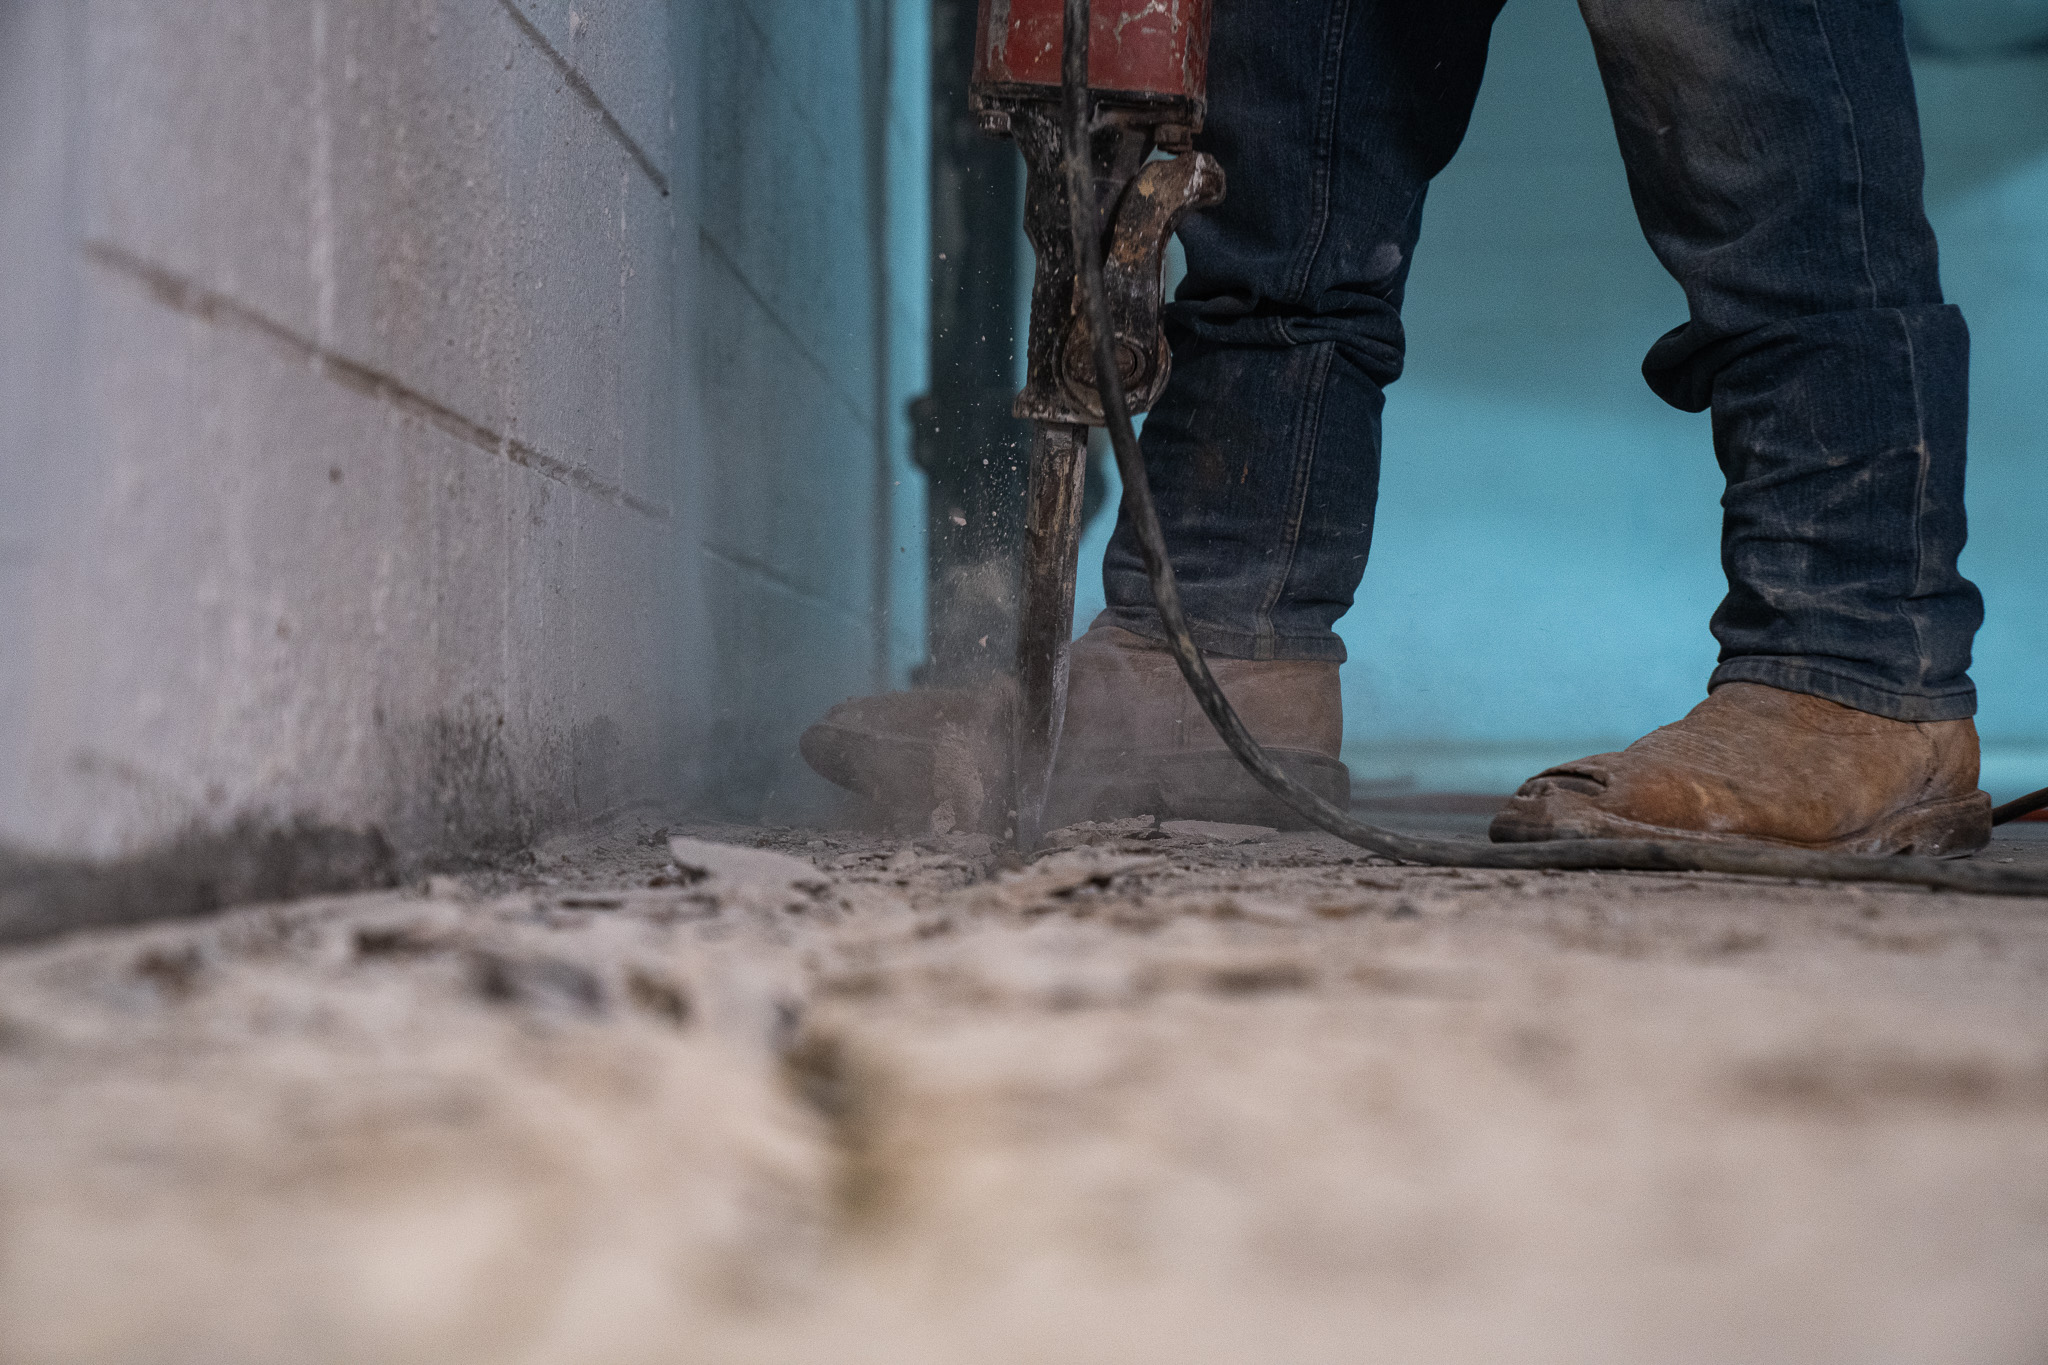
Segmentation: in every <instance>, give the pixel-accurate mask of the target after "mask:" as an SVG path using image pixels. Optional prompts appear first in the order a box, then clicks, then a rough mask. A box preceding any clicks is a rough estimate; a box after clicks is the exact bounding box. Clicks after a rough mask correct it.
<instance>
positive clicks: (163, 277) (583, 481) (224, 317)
mask: <svg viewBox="0 0 2048 1365" xmlns="http://www.w3.org/2000/svg"><path fill="white" fill-rule="evenodd" d="M81 250H82V251H83V253H84V255H85V258H86V259H87V260H89V261H91V262H92V263H93V264H95V265H98V266H102V267H104V268H105V269H108V270H111V271H113V272H114V273H116V274H119V275H124V276H126V277H128V278H129V279H132V280H134V281H136V282H137V283H139V284H141V285H142V286H143V287H144V288H145V289H147V290H148V291H149V293H150V296H151V297H152V298H154V299H155V300H156V301H157V302H158V303H161V304H162V305H163V306H164V307H166V308H169V309H170V310H171V311H173V312H177V313H183V314H185V315H186V316H187V317H193V318H198V319H200V320H201V321H203V322H210V323H214V324H216V325H221V326H233V327H239V328H241V329H242V330H244V331H248V332H253V333H255V334H257V335H258V336H261V337H263V338H265V339H266V340H268V341H270V342H271V343H272V344H273V345H276V346H277V347H279V348H280V349H282V350H284V351H286V352H288V353H289V354H291V355H293V356H294V357H296V358H297V359H299V360H301V361H303V362H305V363H307V364H309V365H311V366H312V367H313V368H314V369H315V370H317V371H318V372H319V373H320V374H322V375H324V376H326V377H327V378H328V379H331V380H333V381H334V382H335V383H337V384H339V385H341V386H342V387H343V388H346V389H351V390H354V391H355V392H357V393H360V394H363V395H364V396H366V397H369V398H374V399H377V400H378V401H380V402H383V403H388V404H390V405H391V406H392V407H394V408H397V409H398V410H399V411H400V412H403V413H405V414H406V415H407V416H410V417H417V418H419V419H420V420H421V421H423V422H426V423H428V424H429V425H431V426H433V427H434V428H435V429H437V430H439V431H442V432H444V433H446V434H447V435H450V436H453V437H454V438H455V439H456V440H458V441H461V442H463V443H465V444H467V445H471V446H474V447H476V448H477V449H478V450H482V451H486V452H488V453H490V454H494V455H503V456H504V457H505V458H506V459H508V460H510V461H511V462H512V463H513V464H516V465H520V466H523V467H524V468H527V469H531V470H532V471H533V472H534V473H536V474H539V475H541V476H542V477H543V478H547V479H552V480H554V481H555V482H556V483H560V484H566V485H567V486H569V487H571V488H574V489H576V490H577V491H578V492H582V493H588V494H590V495H591V496H592V497H597V498H602V499H604V500H605V501H607V502H610V503H614V504H616V505H617V506H620V507H625V508H630V509H631V510H633V511H635V512H638V513H640V514H641V515H642V516H645V517H648V518H651V519H652V520H655V521H663V522H665V521H668V520H670V519H671V518H672V517H673V516H674V515H675V509H674V508H672V507H671V506H669V505H668V504H666V503H657V502H650V501H648V500H647V499H645V498H642V497H638V496H636V495H634V494H632V493H629V492H628V491H626V490H625V489H624V488H621V487H620V486H619V485H617V484H615V483H613V482H611V481H610V480H609V479H604V478H600V477H599V476H598V475H596V474H593V473H591V472H590V470H589V469H587V468H585V467H584V466H582V465H578V464H571V463H569V462H568V461H566V460H560V459H557V458H555V457H554V456H552V455H549V454H548V453H546V452H545V451H542V450H538V449H536V448H535V447H533V446H531V445H528V444H527V443H526V442H524V441H521V440H519V439H518V438H516V437H513V436H507V435H505V434H503V433H501V432H496V431H493V430H491V429H490V428H489V427H487V426H484V425H483V424H482V423H480V422H477V421H475V420H473V419H471V418H469V417H466V416H464V415H463V414H461V413H459V412H457V411H456V410H455V409H453V408H451V407H449V406H447V405H446V404H445V403H442V402H440V401H438V400H437V399H434V398H430V397H428V396H427V395H426V394H424V393H421V392H420V391H419V390H418V389H415V388H413V387H412V386H411V385H409V384H407V383H405V382H404V381H403V380H401V379H399V378H397V377H396V376H394V375H390V374H386V373H385V372H383V371H382V370H376V369H372V368H371V367H370V366H368V365H364V364H362V363H360V362H358V361H354V360H350V359H348V358H347V357H345V356H342V355H338V354H336V353H335V352H334V351H332V350H329V349H328V348H327V347H325V346H322V345H321V344H319V343H318V342H316V341H313V340H311V339H310V338H307V337H303V336H300V335H299V334H298V333H297V332H295V331H293V330H292V329H291V328H289V327H287V326H285V325H284V324H283V323H281V322H278V321H276V320H275V319H272V318H269V317H265V316H264V315H263V314H262V313H259V312H257V311H256V310H255V309H253V308H251V307H249V306H248V305H247V304H244V303H239V302H237V301H236V300H234V299H231V298H229V297H228V296H227V295H225V294H221V293H219V292H217V291H215V290H212V289H208V288H207V287H205V286H204V285H201V284H198V283H196V282H194V281H192V280H188V279H186V278H184V277H183V276H182V275H178V274H176V273H174V272H172V271H170V270H166V269H164V268H163V267H162V266H159V265H155V264H153V263H151V262H149V261H146V260H143V259H142V258H141V257H139V256H136V255H134V254H132V253H130V252H128V251H124V250H123V249H121V248H120V247H117V246H115V245H113V244H112V243H110V242H95V241H88V242H86V243H85V244H84V245H83V247H82V248H81Z"/></svg>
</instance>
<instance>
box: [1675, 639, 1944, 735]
mask: <svg viewBox="0 0 2048 1365" xmlns="http://www.w3.org/2000/svg"><path fill="white" fill-rule="evenodd" d="M1732 682H1747V683H1762V684H1763V685H1764V686H1766V687H1775V688H1778V689H1780V690H1781V691H1785V692H1803V693H1805V694H1806V695H1807V696H1810V697H1820V698H1822V699H1823V700H1826V701H1832V702H1839V703H1840V704H1842V705H1843V706H1847V707H1852V708H1854V709H1855V710H1858V711H1863V712H1867V713H1868V714H1870V715H1873V716H1883V717H1884V718H1885V719H1886V720H1908V721H1922V722H1925V721H1942V720H1968V719H1969V718H1970V717H1972V716H1974V715H1976V714H1977V689H1976V687H1975V686H1974V685H1972V684H1969V683H1965V684H1964V685H1963V686H1961V687H1958V688H1953V689H1950V690H1948V691H1944V692H1939V693H1935V694H1933V695H1931V696H1930V695H1921V694H1906V693H1901V692H1893V691H1890V690H1887V689H1885V688H1882V687H1875V686H1872V685H1871V684H1870V683H1868V682H1864V681H1862V680H1861V679H1858V678H1852V677H1849V676H1848V675H1846V674H1843V673H1840V672H1836V671H1835V670H1833V669H1828V668H1822V667H1819V666H1817V665H1815V664H1811V663H1808V662H1807V661H1805V660H1803V659H1791V658H1774V657H1767V656H1762V655H1752V656H1749V657H1746V658H1741V659H1730V660H1728V661H1727V662H1726V663H1724V664H1722V665H1721V666H1720V667H1719V668H1716V669H1715V670H1714V676H1713V677H1712V679H1710V680H1709V681H1708V683H1707V690H1708V691H1709V692H1711V691H1713V690H1714V689H1715V688H1717V687H1719V686H1720V685H1721V684H1723V683H1732Z"/></svg>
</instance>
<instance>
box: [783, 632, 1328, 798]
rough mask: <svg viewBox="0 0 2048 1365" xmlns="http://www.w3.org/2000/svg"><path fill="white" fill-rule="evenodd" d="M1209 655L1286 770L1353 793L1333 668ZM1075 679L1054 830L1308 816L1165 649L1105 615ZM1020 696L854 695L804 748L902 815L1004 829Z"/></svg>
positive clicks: (1088, 638) (995, 690) (1076, 661)
mask: <svg viewBox="0 0 2048 1365" xmlns="http://www.w3.org/2000/svg"><path fill="white" fill-rule="evenodd" d="M1209 666H1210V668H1211V669H1212V670H1213V671H1214V672H1215V674H1216V678H1217V681H1218V682H1219V683H1221V684H1222V687H1223V692H1224V695H1225V696H1227V697H1229V698H1230V699H1231V701H1232V703H1233V704H1234V705H1236V707H1237V708H1238V713H1239V714H1240V715H1241V716H1242V717H1243V718H1244V722H1245V724H1246V725H1247V726H1248V727H1250V729H1251V732H1252V734H1253V735H1254V736H1256V737H1257V738H1258V739H1259V740H1260V742H1262V743H1263V744H1265V745H1266V746H1267V750H1268V752H1270V753H1271V754H1272V756H1273V757H1274V759H1275V760H1276V761H1277V762H1278V763H1279V764H1280V766H1281V767H1282V768H1283V769H1285V770H1286V771H1287V772H1289V773H1290V774H1292V775H1293V776H1294V777H1295V778H1297V779H1298V780H1299V781H1301V782H1304V783H1306V784H1307V785H1308V786H1309V787H1310V788H1311V789H1313V790H1314V791H1316V792H1317V793H1319V794H1320V795H1322V796H1324V797H1325V798H1327V799H1328V800H1330V801H1333V802H1335V803H1336V804H1337V805H1339V806H1340V807H1341V806H1344V805H1346V804H1347V803H1348V802H1349V801H1350V797H1351V776H1350V773H1349V771H1348V770H1347V769H1346V768H1345V767H1344V765H1343V763H1341V762H1340V761H1338V758H1337V753H1338V750H1339V749H1340V748H1341V747H1342V745H1343V741H1344V707H1343V701H1342V698H1341V695H1340V693H1339V691H1338V687H1337V665H1336V664H1334V663H1307V662H1297V661H1291V660H1256V661H1255V660H1248V659H1214V658H1212V659H1211V660H1210V661H1209ZM1070 676H1071V680H1070V682H1069V684H1068V690H1067V716H1066V726H1065V730H1064V733H1063V735H1062V737H1061V740H1060V754H1059V763H1058V766H1057V769H1056V771H1055V773H1054V777H1053V786H1052V792H1051V796H1050V798H1049V800H1048V803H1047V819H1048V824H1049V827H1058V826H1060V825H1065V824H1072V823H1073V822H1075V821H1077V820H1116V819H1122V818H1123V817H1125V816H1131V815H1156V816H1158V817H1159V818H1161V819H1165V820H1220V821H1225V822H1228V823H1232V824H1247V825H1270V826H1274V827H1276V828H1299V827H1300V826H1301V824H1302V821H1301V819H1300V817H1298V816H1296V815H1295V814H1294V813H1293V812H1292V811H1290V810H1289V809H1288V808H1287V807H1286V806H1284V805H1282V804H1281V803H1280V802H1279V801H1278V800H1277V799H1275V798H1274V797H1273V796H1271V795H1270V794H1269V793H1268V792H1267V791H1266V790H1265V789H1264V788H1263V787H1261V786H1259V785H1258V783H1257V782H1255V781H1253V780H1252V777H1251V775H1250V774H1249V773H1247V772H1245V771H1244V769H1243V768H1242V767H1241V766H1239V764H1238V762H1237V759H1236V758H1234V757H1233V756H1232V755H1231V753H1230V751H1229V750H1228V749H1226V748H1224V747H1223V741H1222V740H1221V739H1219V738H1218V737H1217V735H1216V731H1215V729H1214V728H1213V727H1212V726H1211V725H1210V724H1209V721H1208V718H1207V717H1206V716H1204V715H1203V714H1202V710H1201V708H1200V707H1199V706H1197V705H1196V704H1195V698H1194V694H1193V693H1191V692H1190V691H1188V685H1187V683H1186V682H1185V681H1184V680H1183V679H1182V678H1181V676H1180V669H1179V667H1178V666H1177V665H1176V664H1175V663H1174V659H1173V655H1172V654H1171V653H1169V652H1168V651H1167V649H1166V646H1164V645H1161V644H1155V643H1154V642H1152V641H1150V640H1147V639H1145V638H1144V637H1143V636H1140V635H1134V634H1132V633H1131V632H1129V631H1125V630H1119V629H1117V628H1115V627H1106V626H1099V627H1097V628H1095V629H1093V630H1090V631H1089V632H1088V633H1087V634H1086V635H1084V636H1082V637H1081V638H1080V639H1079V640H1077V641H1075V642H1074V652H1073V655H1072V672H1071V675H1070ZM1015 707H1016V693H1015V690H1014V688H1013V687H1012V686H1011V685H1010V684H1008V683H995V684H990V685H988V686H986V687H981V688H973V689H942V688H928V689H922V690H918V691H912V692H890V693H885V694H883V695H881V696H874V697H857V698H855V699H854V700H852V701H848V702H842V703H840V704H839V705H838V706H835V707H833V708H832V709H831V710H830V711H829V712H827V713H826V715H825V718H824V719H823V720H821V721H819V722H818V723H817V724H816V725H813V726H812V727H811V728H810V729H809V730H807V731H805V732H804V735H803V738H802V740H801V741H799V743H798V749H799V751H800V752H801V753H802V754H803V756H804V761H805V762H806V763H809V764H810V765H811V767H812V769H813V770H815V771H816V772H817V773H818V774H819V776H821V777H824V778H825V779H827V780H828V781H831V782H835V783H837V784H838V785H840V786H842V787H845V788H847V789H848V790H850V791H855V792H859V793H860V794H861V795H863V796H866V797H867V798H869V799H870V800H872V801H874V802H875V803H877V804H878V805H880V806H881V807H882V808H883V809H885V810H887V811H890V812H891V813H893V814H894V815H896V816H897V817H898V818H903V817H909V818H912V819H915V820H918V821H920V822H922V821H924V820H925V819H927V818H930V819H931V820H932V822H933V823H934V824H935V825H942V826H943V825H951V826H953V827H955V828H959V829H963V830H978V831H981V832H984V833H988V834H1002V833H1004V832H1005V831H1007V830H1008V829H1009V827H1010V824H1011V820H1012V819H1013V814H1014V813H1013V812H1012V810H1011V809H1010V801H1011V798H1012V795H1013V790H1012V788H1013V783H1014V778H1013V777H1012V774H1011V769H1010V727H1011V726H1012V724H1013V723H1014V720H1013V718H1014V716H1015Z"/></svg>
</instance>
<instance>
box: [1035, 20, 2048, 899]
mask: <svg viewBox="0 0 2048 1365" xmlns="http://www.w3.org/2000/svg"><path fill="white" fill-rule="evenodd" d="M1090 10H1091V6H1090V0H1066V10H1065V30H1066V31H1065V35H1064V42H1063V50H1062V53H1061V63H1060V97H1061V104H1062V108H1063V112H1064V114H1065V116H1066V128H1065V131H1066V153H1065V170H1066V182H1067V199H1068V206H1069V215H1070V220H1071V226H1072V229H1073V234H1074V257H1075V261H1076V264H1077V266H1078V268H1079V270H1080V276H1081V293H1082V300H1083V303H1084V305H1085V306H1086V308H1087V310H1088V317H1087V320H1088V329H1089V331H1090V333H1091V334H1092V336H1093V340H1094V345H1095V377H1096V385H1097V390H1098V392H1099V393H1100V395H1101V398H1102V413H1103V418H1104V421H1105V423H1106V424H1107V426H1108V428H1109V438H1110V443H1111V445H1112V446H1113V447H1114V448H1115V450H1116V463H1117V470H1118V472H1120V473H1121V474H1122V475H1123V482H1124V510H1125V511H1126V512H1128V513H1129V514H1130V517H1131V524H1132V526H1133V527H1134V528H1135V529H1136V530H1137V533H1138V543H1139V546H1140V547H1141V549H1142V550H1143V552H1144V558H1145V572H1146V574H1147V576H1148V577H1149V578H1150V580H1151V584H1152V597H1153V601H1154V603H1155V605H1156V606H1157V607H1158V609H1159V621H1160V624H1161V625H1162V626H1163V627H1164V628H1165V631H1166V643H1167V646H1168V647H1169V648H1170V649H1171V650H1172V651H1173V656H1174V658H1175V660H1177V661H1178V662H1179V664H1180V671H1181V676H1182V677H1184V678H1186V679H1187V684H1188V687H1189V688H1190V689H1192V690H1193V692H1194V694H1195V700H1196V701H1197V702H1198V703H1199V704H1200V705H1201V708H1202V713H1203V714H1204V715H1206V716H1208V718H1209V723H1210V724H1211V725H1214V726H1215V727H1216V733H1217V734H1219V735H1221V736H1222V738H1223V742H1224V744H1226V745H1227V746H1229V748H1230V751H1231V752H1232V753H1233V754H1235V755H1236V756H1237V759H1238V761H1239V762H1240V763H1242V764H1244V766H1245V768H1246V769H1247V770H1249V771H1250V773H1251V775H1252V776H1253V777H1255V778H1257V779H1258V781H1259V784H1260V785H1261V786H1263V787H1264V788H1265V789H1266V790H1267V791H1270V792H1272V793H1273V794H1274V795H1275V796H1277V797H1279V798H1280V799H1281V800H1282V801H1285V802H1286V803H1287V804H1288V805H1289V806H1290V807H1292V808H1293V809H1294V810H1295V811H1296V812H1298V813H1299V814H1300V815H1301V816H1302V818H1303V819H1305V820H1307V821H1309V822H1310V823H1311V824H1314V825H1315V826H1317V827H1318V828H1320V829H1324V830H1327V831H1329V832H1330V833H1331V834H1334V835H1336V836H1337V837H1338V838H1340V839H1344V840H1346V841H1348V842H1350V843H1353V844H1356V845H1358V846H1359V847H1360V848H1363V849H1367V850H1369V851H1371V852H1373V853H1377V854H1380V855H1381V856H1383V857H1387V858H1393V859H1396V860H1398V861H1400V862H1406V863H1420V864H1424V865H1426V866H1432V867H1475V868H1514V869H1529V870H1565V871H1592V870H1604V871H1615V872H1716V873H1724V874H1732V875H1736V876H1755V877H1782V878H1791V879H1795V880H1814V881H1842V882H1890V883H1896V884H1903V885H1908V886H1925V887H1931V888H1934V889H1937V890H1943V891H1967V892H1973V893H1976V894H1980V895H2008V896H2048V874H2043V873H2039V872H2032V871H2027V870H2022V869H2017V868H2009V867H1999V866H1994V865H1991V864H1985V863H1975V864H1972V863H1956V862H1949V861H1945V860H1942V859H1938V858H1920V857H1889V858H1874V857H1864V856H1861V855H1857V854H1846V853H1812V852H1808V851H1806V850H1804V849H1794V848H1775V847H1771V846H1769V845H1764V844H1707V843H1689V842H1685V843H1681V842H1672V841H1651V840H1622V839H1562V840H1556V841H1554V842H1549V843H1534V844H1477V843H1470V842H1466V841H1463V840H1455V839H1417V838H1412V837H1410V836H1408V835H1405V834H1396V833H1395V832H1394V831H1392V830H1387V829H1380V828H1378V827H1377V826H1374V825H1368V824H1365V823H1364V822H1362V821H1360V820H1357V819H1354V818H1353V817H1352V816H1351V815H1350V813H1349V812H1346V811H1342V810H1339V809H1337V807H1335V806H1333V805H1331V804H1330V803H1329V802H1327V801H1325V800H1323V799H1322V797H1320V796H1318V795H1316V794H1315V793H1314V792H1312V791H1310V790H1309V789H1308V788H1307V787H1305V786H1303V785H1302V784H1301V783H1299V782H1297V781H1295V780H1294V779H1293V778H1292V777H1289V776H1288V775H1287V774H1286V773H1285V772H1283V771H1281V769H1280V767H1279V765H1278V764H1276V763H1274V762H1273V760H1272V759H1271V758H1270V757H1268V756H1267V754H1266V751H1265V750H1264V749H1262V748H1260V747H1259V742H1258V741H1257V740H1255V739H1253V738H1252V735H1251V732H1250V731H1249V730H1247V729H1245V727H1244V722H1243V721H1242V720H1240V719H1238V715H1237V712H1236V711H1235V710H1234V709H1232V707H1231V705H1230V701H1229V699H1228V698H1227V697H1225V696H1224V695H1223V689H1222V688H1220V687H1218V686H1217V685H1216V679H1215V676H1214V675H1213V674H1211V673H1210V672H1209V664H1208V661H1207V660H1205V659H1204V658H1203V657H1202V650H1201V647H1200V646H1199V645H1197V644H1196V643H1195V638H1194V636H1193V635H1192V634H1191V633H1190V632H1189V630H1188V622H1187V615H1186V613H1185V612H1183V611H1182V609H1181V603H1180V588H1179V586H1178V584H1177V583H1176V582H1175V580H1174V575H1173V564H1172V562H1171V561H1170V560H1169V559H1168V558H1167V553H1166V536H1165V533H1164V532H1163V531H1162V530H1161V529H1160V525H1159V512H1158V509H1157V508H1156V507H1155V506H1154V505H1153V502H1152V489H1151V485H1150V483H1149V482H1148V481H1147V479H1146V475H1145V457H1144V453H1143V452H1142V451H1141V450H1140V449H1139V448H1138V438H1137V433H1136V432H1135V431H1134V430H1133V429H1132V426H1131V410H1130V399H1129V397H1128V395H1127V394H1126V393H1125V392H1124V386H1123V378H1122V376H1121V375H1120V374H1119V373H1118V371H1117V363H1116V334H1115V324H1114V323H1113V322H1112V321H1111V318H1110V312H1109V296H1108V294H1107V292H1106V291H1105V289H1104V287H1103V279H1102V275H1103V252H1104V245H1103V241H1102V221H1101V220H1102V210H1101V206H1099V205H1097V204H1096V202H1095V175H1094V168H1093V165H1092V162H1093V149H1092V134H1093V122H1094V120H1093V115H1092V110H1091V109H1090V101H1091V96H1090V93H1089V87H1088V46H1089V43H1088V39H1089V32H1088V27H1089V19H1090Z"/></svg>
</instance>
